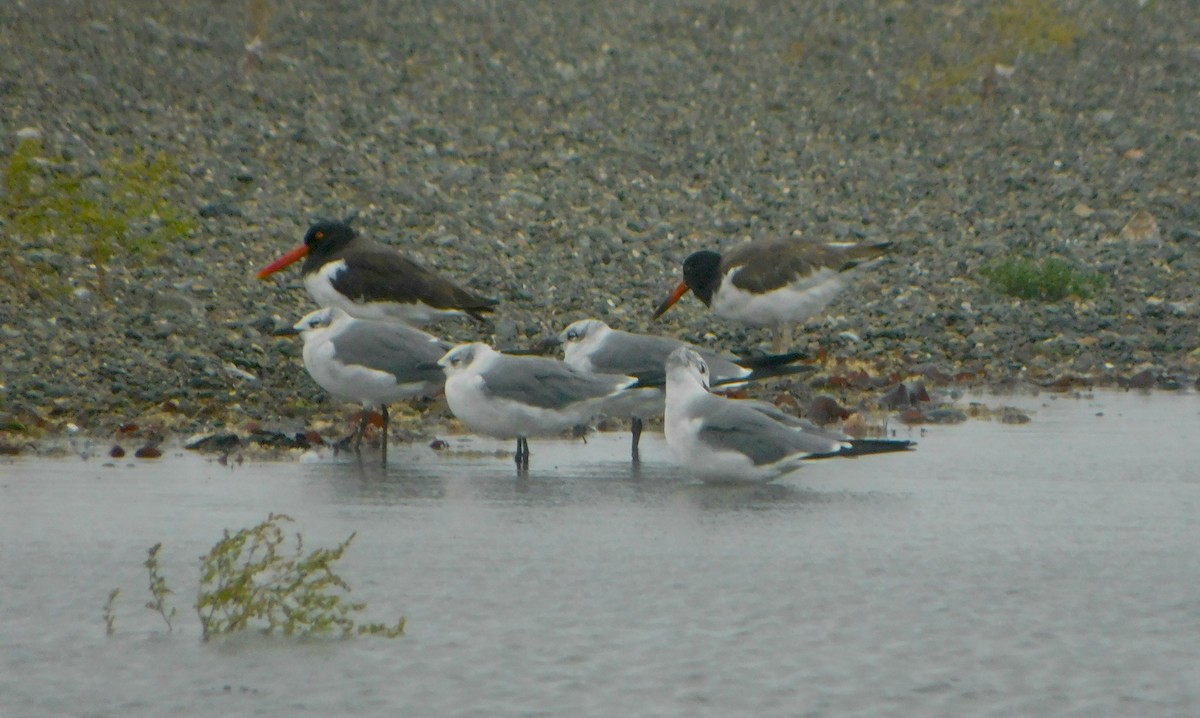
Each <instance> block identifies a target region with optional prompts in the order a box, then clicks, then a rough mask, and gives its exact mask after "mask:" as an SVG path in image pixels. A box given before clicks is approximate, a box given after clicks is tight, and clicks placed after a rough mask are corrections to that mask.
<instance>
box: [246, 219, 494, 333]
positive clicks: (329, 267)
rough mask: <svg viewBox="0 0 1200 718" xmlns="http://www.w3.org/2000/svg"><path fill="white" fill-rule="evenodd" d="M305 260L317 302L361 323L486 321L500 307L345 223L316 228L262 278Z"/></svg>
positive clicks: (260, 274) (261, 276)
mask: <svg viewBox="0 0 1200 718" xmlns="http://www.w3.org/2000/svg"><path fill="white" fill-rule="evenodd" d="M300 259H303V260H304V264H303V265H302V267H301V271H302V272H303V274H304V286H305V288H306V289H307V290H308V295H309V296H310V297H312V299H313V301H314V302H316V303H317V305H319V306H322V307H329V306H332V307H338V308H340V309H342V310H343V311H345V312H346V313H347V314H349V315H351V316H354V317H358V318H360V319H389V320H401V321H405V322H408V323H409V324H415V325H422V324H427V323H429V322H432V321H437V320H440V319H444V318H446V317H454V316H462V315H464V314H465V315H467V316H470V317H471V318H473V319H477V320H480V321H484V319H483V315H484V314H487V313H489V312H491V311H493V307H494V306H495V305H496V304H497V301H496V300H495V299H487V298H485V297H482V296H480V295H478V294H476V293H475V292H472V291H471V290H469V289H465V288H463V287H460V286H459V285H457V284H455V283H454V282H451V281H450V280H448V279H445V278H443V277H440V276H438V275H437V274H435V273H434V272H432V271H430V270H428V269H426V268H425V267H423V266H421V265H420V264H418V263H416V262H414V261H413V260H411V259H409V258H408V257H405V256H404V255H403V254H400V253H399V252H397V251H395V250H394V249H392V248H391V247H388V246H387V245H383V244H379V243H378V242H372V241H370V240H368V239H364V238H363V237H360V236H359V235H358V234H357V233H356V232H355V231H354V229H353V228H352V227H351V226H350V225H349V224H347V223H345V222H317V223H316V224H314V225H312V227H310V228H309V230H308V232H307V233H306V234H305V235H304V244H302V245H300V246H299V247H297V248H296V249H293V250H292V251H290V252H288V253H287V254H285V255H283V256H282V257H280V258H279V259H277V260H275V261H274V262H272V263H271V264H269V265H267V266H266V267H263V268H262V269H261V270H259V272H258V278H259V279H266V278H267V277H269V276H270V275H272V274H274V273H275V272H278V271H279V270H281V269H283V268H284V267H286V266H288V265H290V264H292V263H294V262H297V261H299V260H300Z"/></svg>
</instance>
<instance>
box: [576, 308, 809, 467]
mask: <svg viewBox="0 0 1200 718" xmlns="http://www.w3.org/2000/svg"><path fill="white" fill-rule="evenodd" d="M558 341H559V343H561V344H562V346H563V358H564V360H565V361H566V363H567V364H570V365H571V366H573V367H575V368H576V369H581V370H583V371H588V372H595V373H598V374H623V375H629V376H636V377H637V378H638V379H640V380H642V381H643V382H646V381H650V380H656V381H657V380H662V379H663V378H665V373H664V369H663V366H664V363H665V362H666V360H667V356H668V355H669V354H670V353H671V352H672V351H674V350H676V349H678V348H679V347H684V346H686V347H688V348H690V349H693V350H695V351H696V352H697V353H698V354H700V356H701V357H703V358H704V360H705V362H707V364H708V367H709V370H710V371H711V372H712V377H713V385H722V386H725V387H727V388H729V389H736V388H740V387H743V386H745V385H746V384H747V382H751V381H756V380H760V379H766V378H769V377H778V376H786V375H788V374H798V373H801V372H808V371H812V369H813V367H811V366H808V365H797V364H795V362H797V361H799V360H800V359H803V358H804V355H803V354H801V353H798V352H795V353H791V354H779V355H767V356H761V357H753V358H750V357H747V358H739V357H734V356H730V355H726V354H719V353H717V352H713V351H708V350H704V349H701V348H699V347H696V346H694V345H692V344H688V343H687V342H684V341H682V340H680V339H672V338H670V337H660V336H653V335H650V334H636V333H634V332H626V331H622V330H620V329H613V328H612V327H610V326H608V325H607V324H605V323H604V322H602V321H600V320H599V319H580V320H579V321H576V322H572V323H571V324H570V325H568V326H567V327H566V328H565V329H563V331H562V332H560V333H559V335H558ZM663 409H664V405H663V391H662V389H656V388H646V389H641V390H639V391H636V392H629V393H627V394H626V395H625V396H624V397H623V398H622V399H619V400H614V401H613V402H611V403H609V404H608V405H607V406H606V409H605V413H606V414H608V415H609V416H614V417H620V418H627V419H630V422H631V425H632V426H631V428H632V431H633V450H632V454H633V460H634V461H637V460H638V458H639V457H638V443H639V441H640V439H641V435H642V422H643V419H647V418H650V417H655V416H660V415H661V414H662V413H663Z"/></svg>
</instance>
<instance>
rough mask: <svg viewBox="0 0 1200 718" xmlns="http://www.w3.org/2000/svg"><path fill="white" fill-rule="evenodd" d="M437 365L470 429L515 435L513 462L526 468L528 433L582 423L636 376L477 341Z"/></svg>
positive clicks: (557, 430)
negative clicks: (598, 371) (593, 370)
mask: <svg viewBox="0 0 1200 718" xmlns="http://www.w3.org/2000/svg"><path fill="white" fill-rule="evenodd" d="M438 365H439V366H441V367H442V368H443V369H444V370H445V372H446V402H447V403H448V404H449V405H450V411H452V412H453V413H454V415H455V416H456V417H458V418H459V419H460V420H461V421H462V422H463V423H464V424H466V425H467V427H468V428H470V429H471V430H472V431H477V432H479V433H481V434H486V435H488V436H493V437H496V438H498V439H516V440H517V454H516V463H517V468H518V469H521V470H525V469H528V468H529V437H531V436H553V435H557V434H560V433H562V432H563V431H566V430H568V429H572V428H574V427H576V426H580V425H586V424H588V423H589V422H590V421H591V420H592V419H593V418H595V417H596V416H597V415H598V414H601V413H603V412H604V410H605V407H606V405H607V404H608V403H610V402H613V401H616V400H618V399H619V398H620V397H622V396H623V395H624V394H625V393H626V392H629V391H641V390H640V389H634V388H632V387H633V386H634V385H635V384H637V379H636V378H634V377H630V376H617V375H613V374H593V373H590V372H585V371H580V370H578V369H575V368H574V367H571V366H569V365H567V364H565V363H563V362H561V361H558V360H557V359H549V358H546V357H536V356H513V355H509V354H501V353H500V352H497V351H496V350H494V349H492V348H491V347H489V346H488V345H486V344H482V343H479V342H475V343H471V344H460V345H458V346H456V347H454V348H453V349H451V350H450V351H449V352H447V353H446V355H445V356H443V357H442V358H441V359H440V360H438Z"/></svg>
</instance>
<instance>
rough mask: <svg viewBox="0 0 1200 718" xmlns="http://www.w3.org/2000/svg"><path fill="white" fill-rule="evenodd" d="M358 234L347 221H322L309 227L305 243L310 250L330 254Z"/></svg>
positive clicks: (348, 242) (351, 240)
mask: <svg viewBox="0 0 1200 718" xmlns="http://www.w3.org/2000/svg"><path fill="white" fill-rule="evenodd" d="M357 236H358V235H357V234H356V233H355V232H354V229H353V228H352V227H351V226H350V225H348V224H346V223H345V222H331V221H321V222H317V223H316V224H314V225H313V226H311V227H309V228H308V233H307V234H305V235H304V244H305V246H307V247H308V250H309V252H320V253H322V254H329V253H331V252H336V251H338V250H339V249H342V248H344V247H345V246H346V245H347V244H350V243H351V242H353V241H354V239H355V237H357Z"/></svg>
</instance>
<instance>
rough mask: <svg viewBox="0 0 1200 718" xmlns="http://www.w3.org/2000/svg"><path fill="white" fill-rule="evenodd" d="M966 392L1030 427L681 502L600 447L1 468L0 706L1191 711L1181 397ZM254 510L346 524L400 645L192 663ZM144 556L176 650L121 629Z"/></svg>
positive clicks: (318, 530)
mask: <svg viewBox="0 0 1200 718" xmlns="http://www.w3.org/2000/svg"><path fill="white" fill-rule="evenodd" d="M984 400H985V401H986V402H987V403H988V404H989V405H993V406H995V405H1000V404H1011V405H1017V406H1021V407H1024V408H1026V409H1028V410H1030V412H1031V414H1032V416H1033V421H1032V422H1031V423H1029V424H1024V425H1005V424H1000V423H994V422H987V421H970V422H967V423H966V424H962V425H958V426H946V427H942V426H937V427H927V429H926V431H925V432H923V433H922V432H914V434H913V437H914V438H916V439H917V440H918V441H919V442H920V446H919V447H918V449H917V451H915V452H911V453H908V454H903V455H891V456H876V457H865V458H862V459H857V460H853V461H850V460H842V461H825V462H821V463H819V464H814V465H813V466H810V467H806V468H805V469H804V470H802V471H801V472H799V473H797V474H794V475H792V476H790V477H788V478H786V479H784V480H782V481H780V482H778V483H776V484H773V485H768V486H759V487H740V488H739V487H706V486H702V485H698V484H695V483H693V482H690V481H689V480H688V479H687V477H686V476H683V475H682V474H681V473H680V472H679V471H678V470H676V469H675V468H673V467H672V466H671V465H670V464H669V463H668V462H667V461H666V447H665V446H664V445H663V444H662V441H661V436H656V435H652V434H647V435H646V436H645V437H644V441H643V446H644V451H643V456H644V459H645V460H644V462H643V466H642V470H641V472H640V475H635V474H633V472H632V471H631V469H630V467H629V465H628V463H627V462H626V461H625V460H624V457H625V456H626V455H627V453H626V452H627V448H628V447H627V441H628V436H627V435H625V434H613V435H602V436H598V437H595V438H593V439H591V440H590V441H589V443H588V444H586V445H583V444H579V443H568V442H547V441H538V442H533V443H532V447H531V448H532V451H533V456H532V459H531V461H532V464H533V468H532V470H531V473H530V475H529V477H528V479H526V480H522V481H518V480H516V478H515V476H514V471H513V469H512V466H511V463H510V460H509V459H507V458H497V457H494V456H486V457H482V458H478V457H474V458H473V457H472V455H468V454H463V453H460V454H458V455H454V454H451V455H440V454H435V453H434V452H432V451H430V450H429V449H428V448H426V447H425V446H423V445H421V446H414V447H400V446H395V447H393V454H392V460H393V461H392V466H391V467H390V468H389V470H388V471H387V472H382V471H380V470H379V469H378V468H376V467H374V466H373V465H372V462H370V461H368V462H367V464H368V465H366V466H360V465H359V464H358V463H357V462H354V461H345V460H333V459H326V460H323V461H318V462H313V463H274V464H255V465H249V464H246V465H242V466H230V467H226V466H221V465H219V464H217V463H215V462H211V461H207V460H204V459H202V458H200V457H195V456H192V455H182V456H176V455H174V454H169V455H168V456H166V457H164V459H162V460H159V461H158V462H144V461H142V462H139V461H134V462H122V463H120V464H119V465H117V466H113V467H106V466H103V465H102V462H101V461H98V460H91V461H86V462H83V461H80V460H78V459H72V460H61V461H46V460H18V461H15V462H12V463H8V464H5V465H2V466H0V571H2V573H3V576H4V580H3V583H2V584H0V646H3V650H2V651H0V696H2V698H0V713H2V714H3V715H13V716H52V715H53V716H57V715H86V716H132V715H169V714H171V713H181V714H187V715H193V714H200V715H227V714H229V715H288V716H306V715H321V716H329V715H346V714H350V713H354V714H356V715H380V716H384V715H387V716H396V715H405V716H450V715H454V716H528V715H595V716H608V715H612V716H628V715H638V716H696V715H713V716H726V715H812V716H848V715H880V716H893V715H921V716H938V715H941V716H963V715H1003V716H1011V715H1070V714H1074V715H1084V716H1103V715H1114V716H1115V715H1156V716H1193V715H1197V714H1200V641H1198V640H1197V636H1198V635H1200V591H1198V590H1197V588H1196V586H1197V578H1196V577H1197V574H1198V573H1200V512H1198V508H1200V474H1198V473H1197V471H1196V470H1195V466H1194V464H1195V456H1196V450H1195V448H1194V447H1195V435H1196V430H1197V428H1198V427H1200V396H1197V395H1195V394H1183V395H1174V394H1162V393H1156V394H1154V395H1152V396H1146V395H1138V394H1118V393H1105V394H1097V395H1096V396H1095V397H1092V398H1085V399H1071V398H1058V397H1051V396H1042V397H1015V398H1014V397H1004V398H997V397H987V398H985V399H984ZM906 431H907V430H902V431H901V435H904V433H905V432H906ZM452 443H453V444H454V446H455V448H456V449H465V448H467V447H468V446H470V447H473V448H475V449H480V450H490V449H494V448H498V447H503V448H510V447H508V446H507V443H506V442H489V441H484V440H474V441H467V440H453V441H452ZM270 511H281V512H286V513H288V514H290V515H292V516H293V517H294V518H295V519H296V524H295V528H296V529H297V530H299V531H301V532H302V533H303V534H304V536H305V539H306V543H307V545H308V546H316V545H329V544H332V543H334V542H336V541H339V540H342V539H344V538H345V537H346V536H347V535H348V534H350V533H351V532H353V531H357V532H358V536H357V538H356V540H355V543H354V545H353V546H352V547H351V549H350V550H349V552H348V553H347V556H346V558H345V560H344V561H343V562H342V570H341V574H342V576H343V577H344V578H346V579H347V581H348V582H349V583H350V584H351V585H352V586H354V588H355V592H354V596H355V598H356V599H358V600H365V601H367V602H368V603H369V604H370V608H369V610H368V611H367V617H368V618H369V619H371V620H380V621H394V620H395V618H396V617H398V616H400V615H404V616H405V617H406V618H407V619H408V633H407V635H406V636H405V637H403V638H401V639H398V640H384V639H373V638H358V639H353V640H346V641H339V640H317V641H295V640H283V639H264V638H258V637H244V638H240V639H238V640H232V641H223V642H216V643H213V644H207V645H206V644H203V643H201V642H200V640H199V625H198V622H197V620H196V618H195V613H194V611H193V610H192V609H191V608H190V606H191V603H192V601H193V600H194V595H193V594H194V591H195V588H196V581H197V571H196V557H197V556H199V555H200V554H201V553H204V552H205V551H206V550H207V549H208V548H209V547H210V546H211V545H212V544H213V543H214V542H215V541H216V540H217V539H218V538H219V537H220V533H221V530H222V529H224V528H233V529H237V528H241V527H245V526H250V525H253V524H255V523H257V522H259V521H261V520H262V519H263V518H265V517H266V515H267V513H268V512H270ZM158 541H162V542H163V543H164V548H163V555H162V563H163V570H164V573H165V574H166V577H167V580H168V582H169V583H170V584H171V585H172V586H173V587H174V588H175V589H176V590H177V591H179V595H177V596H174V597H173V600H174V604H175V605H176V606H177V607H178V609H179V611H180V613H179V615H178V616H177V617H176V619H175V624H176V629H175V631H174V632H173V633H170V634H168V633H167V632H166V630H165V627H164V625H163V624H162V622H161V620H160V619H158V617H157V615H156V614H153V613H151V612H149V611H147V610H145V609H144V608H142V607H141V606H142V603H144V602H145V600H147V598H148V593H147V592H146V588H145V584H146V574H145V570H144V569H143V568H142V566H141V563H142V561H143V560H144V558H145V551H146V549H147V548H148V547H149V546H150V545H152V544H153V543H155V542H158ZM116 587H120V588H121V589H122V592H123V594H122V596H121V598H120V599H119V600H118V604H117V623H116V635H115V636H113V637H106V636H105V633H104V623H103V620H102V609H103V605H104V601H105V599H106V597H107V595H108V592H109V591H110V590H111V589H112V588H116Z"/></svg>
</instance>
